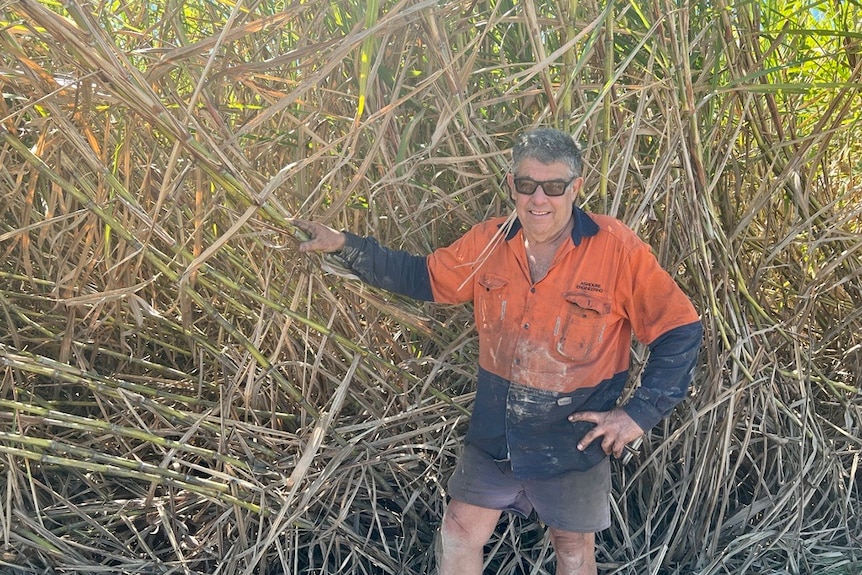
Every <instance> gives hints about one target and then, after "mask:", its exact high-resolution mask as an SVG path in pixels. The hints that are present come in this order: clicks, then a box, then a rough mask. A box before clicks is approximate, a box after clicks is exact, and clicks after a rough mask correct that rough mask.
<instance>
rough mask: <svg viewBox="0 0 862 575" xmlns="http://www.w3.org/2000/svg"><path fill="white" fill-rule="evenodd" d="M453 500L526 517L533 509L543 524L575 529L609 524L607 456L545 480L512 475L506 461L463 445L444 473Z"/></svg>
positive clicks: (582, 530)
mask: <svg viewBox="0 0 862 575" xmlns="http://www.w3.org/2000/svg"><path fill="white" fill-rule="evenodd" d="M448 486H449V495H450V496H451V497H452V498H453V499H457V500H459V501H463V502H464V503H469V504H470V505H476V506H477V507H484V508H485V509H499V510H501V511H508V512H512V513H517V514H518V515H520V516H522V517H528V516H529V515H530V513H531V512H532V511H533V510H534V509H535V510H536V514H537V515H538V516H539V519H540V520H541V521H542V522H543V523H544V524H545V525H547V526H549V527H553V528H555V529H560V530H563V531H572V532H576V533H595V532H597V531H601V530H602V529H607V528H608V527H610V525H611V509H610V493H611V466H610V459H609V458H607V457H606V458H604V459H603V460H602V461H601V462H600V463H599V464H598V465H596V466H595V467H592V468H591V469H588V470H587V471H571V472H568V473H563V474H561V475H556V476H554V477H550V478H547V479H524V480H519V479H515V477H514V475H513V473H512V467H511V465H509V462H508V460H506V461H499V460H496V459H494V458H492V457H490V456H489V455H487V454H486V453H485V452H483V451H481V450H479V449H477V448H475V447H472V446H470V445H469V444H468V445H465V446H464V453H462V454H461V459H460V460H459V461H458V465H457V466H456V467H455V471H454V472H453V473H452V477H450V478H449V484H448Z"/></svg>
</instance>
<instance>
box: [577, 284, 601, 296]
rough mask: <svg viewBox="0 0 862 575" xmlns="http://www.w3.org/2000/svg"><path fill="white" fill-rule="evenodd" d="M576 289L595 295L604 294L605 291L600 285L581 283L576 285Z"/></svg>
mask: <svg viewBox="0 0 862 575" xmlns="http://www.w3.org/2000/svg"><path fill="white" fill-rule="evenodd" d="M577 289H579V290H584V291H594V292H597V293H604V291H605V288H603V287H602V285H601V284H597V283H593V282H581V283H579V284H578V287H577Z"/></svg>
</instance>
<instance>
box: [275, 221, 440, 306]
mask: <svg viewBox="0 0 862 575" xmlns="http://www.w3.org/2000/svg"><path fill="white" fill-rule="evenodd" d="M292 223H293V225H295V226H296V227H297V228H299V229H301V230H302V231H304V232H306V233H307V234H308V235H309V236H310V237H309V239H308V240H307V241H305V242H302V243H301V244H300V245H299V251H301V252H313V251H322V252H340V253H339V255H340V256H341V259H342V260H343V261H344V262H345V263H346V264H347V265H349V266H350V268H351V270H353V271H354V272H355V273H356V275H357V276H359V279H361V280H362V281H364V282H365V283H368V284H370V285H373V286H375V287H379V288H382V289H385V290H387V291H391V292H395V293H398V294H401V295H405V296H407V297H410V298H413V299H417V300H421V301H433V300H434V294H433V293H432V291H431V279H430V276H429V273H428V265H427V260H426V258H425V257H423V256H416V255H413V254H410V253H408V252H405V251H400V250H390V249H388V248H385V247H383V246H381V245H380V244H379V243H378V242H377V240H375V239H374V238H362V237H359V236H357V235H354V234H351V233H349V232H339V231H336V230H333V229H332V228H329V227H327V226H324V225H322V224H318V223H315V222H309V221H305V220H293V221H292Z"/></svg>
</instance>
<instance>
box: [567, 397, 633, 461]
mask: <svg viewBox="0 0 862 575" xmlns="http://www.w3.org/2000/svg"><path fill="white" fill-rule="evenodd" d="M569 421H590V422H592V423H595V424H596V426H595V427H594V428H592V429H591V430H589V431H588V432H587V434H586V435H584V437H583V439H581V441H580V442H579V443H578V449H580V450H581V451H583V450H584V449H586V448H587V447H588V446H589V445H590V444H591V443H592V442H593V441H594V440H595V439H597V438H599V437H601V438H602V449H603V450H604V452H605V453H607V454H608V455H610V454H611V453H613V454H614V457H616V458H619V457H621V456H622V454H623V450H624V449H625V447H626V444H628V443H629V442H632V441H634V440H635V439H637V438H638V437H640V436H641V435H643V434H644V430H643V429H641V428H640V426H639V425H638V424H637V423H635V421H634V419H632V418H631V417H629V415H628V414H627V413H626V412H625V411H623V410H622V409H620V408H615V409H612V410H610V411H582V412H578V413H573V414H571V415H570V416H569Z"/></svg>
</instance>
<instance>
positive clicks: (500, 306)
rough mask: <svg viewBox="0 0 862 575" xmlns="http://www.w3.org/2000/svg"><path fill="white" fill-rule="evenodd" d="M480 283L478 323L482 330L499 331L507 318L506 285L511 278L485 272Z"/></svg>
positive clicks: (477, 301)
mask: <svg viewBox="0 0 862 575" xmlns="http://www.w3.org/2000/svg"><path fill="white" fill-rule="evenodd" d="M478 283H479V286H480V287H479V290H478V294H477V295H476V298H475V300H476V302H475V306H476V323H477V324H478V326H479V327H480V328H481V329H482V330H487V331H491V332H499V331H500V330H501V329H502V327H503V322H504V320H505V319H506V293H507V290H506V285H508V283H509V280H508V279H507V278H505V277H503V276H499V275H496V274H489V273H483V274H482V275H481V276H480V277H479V280H478Z"/></svg>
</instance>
